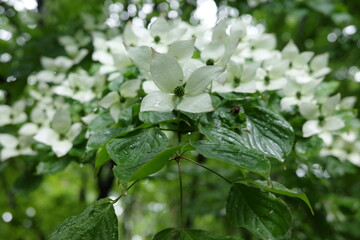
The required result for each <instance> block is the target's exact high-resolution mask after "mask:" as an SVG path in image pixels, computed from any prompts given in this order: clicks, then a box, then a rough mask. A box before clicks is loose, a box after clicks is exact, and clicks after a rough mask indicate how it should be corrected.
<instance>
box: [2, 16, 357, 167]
mask: <svg viewBox="0 0 360 240" xmlns="http://www.w3.org/2000/svg"><path fill="white" fill-rule="evenodd" d="M59 42H60V44H61V45H62V46H63V47H64V49H65V52H66V54H67V56H59V57H56V58H49V57H43V58H42V59H41V63H42V66H43V68H44V69H43V70H42V71H39V72H37V73H34V74H32V75H31V76H30V77H29V86H28V87H27V88H26V92H25V95H24V96H25V97H24V98H23V99H20V100H19V101H17V102H15V103H14V104H13V105H12V106H8V105H0V110H1V115H0V126H7V125H14V126H16V128H15V129H17V131H16V134H14V133H13V134H10V133H2V134H0V145H1V146H2V149H1V155H0V158H1V160H6V159H8V158H11V157H15V156H18V155H30V154H36V152H35V151H34V150H33V149H32V146H33V144H34V143H35V142H39V143H42V144H45V145H48V146H50V147H51V149H52V151H53V152H54V153H55V154H56V156H57V157H62V156H65V155H66V154H67V153H68V152H69V151H70V150H71V148H72V147H73V142H74V140H75V138H76V137H77V136H78V135H79V134H80V133H81V132H82V131H83V132H86V134H85V136H89V135H90V134H91V132H90V131H89V130H88V128H87V126H88V125H89V124H90V123H91V122H92V121H93V120H94V119H95V118H96V117H97V116H98V112H99V111H100V110H101V111H108V112H109V114H110V116H111V118H112V119H113V122H114V123H117V122H118V121H119V115H120V114H121V113H122V111H123V109H125V108H127V107H128V106H131V105H132V104H133V103H134V102H137V101H140V100H141V108H140V111H143V112H144V111H158V112H171V111H173V110H174V109H175V110H179V111H183V112H190V113H205V112H210V111H213V110H214V107H213V104H212V100H211V94H213V93H219V94H222V93H230V92H234V93H243V94H254V93H260V94H262V93H263V92H266V91H272V92H274V93H276V94H277V95H278V96H279V98H280V99H281V101H280V108H281V111H282V112H283V113H289V114H293V115H296V114H301V116H302V117H303V118H304V119H306V120H305V123H304V124H303V127H302V132H303V137H305V138H307V137H311V136H315V135H316V136H319V137H320V138H321V139H322V140H323V141H324V143H325V146H327V147H328V148H326V149H325V150H323V151H322V153H321V154H322V155H333V156H336V157H338V158H339V159H340V160H346V159H347V160H350V161H351V162H352V163H354V164H356V165H359V166H360V152H359V151H360V150H359V149H360V148H359V134H358V132H359V131H358V129H359V127H358V124H357V122H356V120H354V119H352V120H351V121H350V120H349V118H348V117H347V116H348V115H346V114H343V113H344V112H350V111H351V109H352V107H353V105H354V103H355V102H356V98H355V97H347V98H344V99H341V98H340V95H338V94H337V95H333V96H330V94H331V91H325V93H324V92H323V89H324V88H325V87H326V86H327V85H326V84H327V82H324V81H323V80H324V77H325V76H326V75H327V74H328V73H329V72H330V68H329V67H327V65H328V54H320V55H316V56H315V55H314V53H313V52H299V50H298V48H297V47H296V46H295V44H294V43H293V42H291V41H290V42H289V43H288V44H287V45H286V46H285V47H284V48H283V49H282V50H281V51H280V50H277V49H276V44H277V43H276V38H275V36H274V35H272V34H268V33H265V32H264V26H263V25H261V24H256V23H255V22H254V20H253V19H252V18H251V17H250V16H249V15H246V16H243V17H240V18H236V19H228V20H221V21H219V22H218V24H217V25H216V26H215V27H213V28H208V27H206V26H203V25H197V26H192V25H189V24H188V23H185V22H183V21H181V20H174V21H167V20H166V19H165V18H163V17H159V18H156V19H155V20H153V21H152V22H151V24H150V25H149V27H143V26H139V25H136V24H132V23H131V22H128V23H127V24H126V26H125V28H124V31H123V32H122V33H118V32H116V31H115V32H114V31H107V30H106V29H105V30H104V29H100V28H98V29H96V28H95V29H93V30H92V32H91V33H85V32H78V33H77V34H75V35H74V36H64V37H61V38H60V39H59ZM89 43H92V46H91V47H89V46H88V45H89ZM90 49H91V50H90ZM91 51H92V52H91ZM90 57H91V61H90V62H91V64H87V67H86V68H85V67H84V65H83V64H82V63H83V62H84V59H86V58H87V60H88V61H89V58H90ZM133 65H136V66H137V68H138V70H139V72H140V73H139V74H137V76H136V77H134V78H126V77H125V78H124V73H125V72H126V69H128V68H129V67H131V66H133ZM89 66H90V67H89ZM140 91H143V92H144V93H145V94H146V96H145V97H143V98H142V99H139V92H140ZM74 106H80V110H74V109H75V107H74ZM354 122H356V123H354ZM349 135H351V136H353V137H346V136H349ZM344 141H345V142H344ZM350 143H351V144H350ZM330 146H331V149H330ZM350 146H351V147H350ZM345 149H350V150H345Z"/></svg>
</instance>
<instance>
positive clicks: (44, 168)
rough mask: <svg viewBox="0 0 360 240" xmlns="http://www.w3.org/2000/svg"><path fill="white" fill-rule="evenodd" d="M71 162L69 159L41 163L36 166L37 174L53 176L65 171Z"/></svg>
mask: <svg viewBox="0 0 360 240" xmlns="http://www.w3.org/2000/svg"><path fill="white" fill-rule="evenodd" d="M69 162H70V160H69V158H67V157H62V158H49V159H48V161H42V162H39V164H38V165H37V166H36V174H51V173H56V172H59V171H61V170H64V169H65V168H66V167H67V165H68V164H69Z"/></svg>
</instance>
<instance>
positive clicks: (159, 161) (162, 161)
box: [131, 145, 183, 180]
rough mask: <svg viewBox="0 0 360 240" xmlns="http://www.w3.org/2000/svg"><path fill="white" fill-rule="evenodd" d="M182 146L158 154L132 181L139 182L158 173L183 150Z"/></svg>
mask: <svg viewBox="0 0 360 240" xmlns="http://www.w3.org/2000/svg"><path fill="white" fill-rule="evenodd" d="M182 147H183V146H182V145H179V146H176V147H172V148H168V149H165V150H164V151H162V152H160V153H159V154H157V155H156V156H155V157H153V158H152V159H151V160H150V161H148V162H147V163H145V164H144V165H142V166H141V167H140V168H139V169H138V170H137V171H136V172H135V174H134V175H133V177H132V179H131V180H137V179H140V178H144V177H146V176H149V175H150V174H153V173H156V172H158V171H159V170H160V169H161V168H162V167H163V166H165V165H166V164H167V162H168V161H169V159H170V158H171V156H173V155H174V153H175V152H176V151H177V150H179V149H180V148H182Z"/></svg>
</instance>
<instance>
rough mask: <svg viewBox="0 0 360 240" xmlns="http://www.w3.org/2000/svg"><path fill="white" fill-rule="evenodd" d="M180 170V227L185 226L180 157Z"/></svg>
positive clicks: (178, 161) (178, 162)
mask: <svg viewBox="0 0 360 240" xmlns="http://www.w3.org/2000/svg"><path fill="white" fill-rule="evenodd" d="M177 165H178V172H179V187H180V228H181V229H182V228H183V190H182V177H181V163H180V159H178V160H177Z"/></svg>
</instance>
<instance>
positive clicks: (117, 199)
mask: <svg viewBox="0 0 360 240" xmlns="http://www.w3.org/2000/svg"><path fill="white" fill-rule="evenodd" d="M139 180H140V179H138V180H136V181H134V182H133V183H132V184H131V185H130V186H129V187H128V188H126V191H128V190H130V189H131V188H132V187H133V186H134V185H135V184H136V183H138V182H139ZM125 195H126V193H122V194H121V195H120V196H119V197H117V198H116V199H115V200H113V204H115V203H116V202H117V201H119V200H120V199H121V198H122V197H123V196H125Z"/></svg>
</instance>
